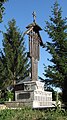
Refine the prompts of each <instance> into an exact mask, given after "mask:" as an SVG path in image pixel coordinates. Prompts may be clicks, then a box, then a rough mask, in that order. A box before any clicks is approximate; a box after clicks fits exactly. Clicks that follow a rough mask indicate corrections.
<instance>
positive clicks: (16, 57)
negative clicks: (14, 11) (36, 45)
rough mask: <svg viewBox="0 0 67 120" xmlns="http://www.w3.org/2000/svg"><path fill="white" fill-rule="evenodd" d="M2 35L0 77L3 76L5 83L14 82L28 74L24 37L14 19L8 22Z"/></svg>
mask: <svg viewBox="0 0 67 120" xmlns="http://www.w3.org/2000/svg"><path fill="white" fill-rule="evenodd" d="M3 36H4V38H3V54H2V53H1V68H0V70H1V71H2V72H1V73H0V74H1V75H0V79H1V80H2V79H3V78H4V84H5V85H6V84H8V85H9V84H15V82H17V81H18V80H22V78H23V77H24V76H25V75H27V74H28V72H29V62H28V58H27V54H26V48H25V42H24V39H23V37H22V34H21V32H20V30H19V29H18V27H16V21H15V20H14V19H13V20H12V21H9V22H8V28H7V27H6V33H4V34H3ZM2 66H3V67H2ZM3 70H4V71H3Z"/></svg>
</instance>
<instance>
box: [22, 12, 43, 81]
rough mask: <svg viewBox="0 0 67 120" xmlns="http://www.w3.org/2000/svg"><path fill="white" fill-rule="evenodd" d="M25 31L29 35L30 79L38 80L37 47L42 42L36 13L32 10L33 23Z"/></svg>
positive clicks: (38, 47)
mask: <svg viewBox="0 0 67 120" xmlns="http://www.w3.org/2000/svg"><path fill="white" fill-rule="evenodd" d="M26 28H27V31H26V32H25V33H24V34H28V36H29V54H28V56H29V57H30V59H31V79H32V81H37V80H38V61H39V55H40V53H39V51H40V50H39V49H40V45H41V46H43V42H42V39H41V36H40V34H39V31H40V30H42V29H41V28H40V26H39V25H37V24H36V14H35V12H33V23H31V24H29V25H28V26H27V27H26Z"/></svg>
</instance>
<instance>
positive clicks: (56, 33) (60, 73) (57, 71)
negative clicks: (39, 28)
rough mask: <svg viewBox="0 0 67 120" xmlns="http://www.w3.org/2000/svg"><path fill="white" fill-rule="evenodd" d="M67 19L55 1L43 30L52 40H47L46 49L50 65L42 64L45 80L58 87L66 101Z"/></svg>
mask: <svg viewBox="0 0 67 120" xmlns="http://www.w3.org/2000/svg"><path fill="white" fill-rule="evenodd" d="M66 20H67V19H66V18H65V19H63V18H62V11H61V8H60V7H59V4H58V2H57V1H56V2H55V4H54V7H53V8H52V16H50V21H49V22H48V21H46V27H45V31H46V32H47V34H48V35H49V38H50V39H51V40H52V41H49V42H47V51H48V52H49V54H51V60H49V61H50V62H52V64H51V65H48V67H46V66H44V69H45V72H44V75H45V76H46V82H47V83H48V84H52V85H54V86H56V87H59V88H60V89H61V90H62V92H63V101H64V102H67V24H66V23H67V21H66Z"/></svg>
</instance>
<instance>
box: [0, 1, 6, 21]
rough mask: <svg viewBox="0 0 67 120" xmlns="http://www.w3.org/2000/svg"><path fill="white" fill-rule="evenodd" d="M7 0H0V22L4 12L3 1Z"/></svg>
mask: <svg viewBox="0 0 67 120" xmlns="http://www.w3.org/2000/svg"><path fill="white" fill-rule="evenodd" d="M6 1H7V0H0V23H1V22H2V18H3V14H4V9H5V8H4V6H3V5H4V3H5V2H6Z"/></svg>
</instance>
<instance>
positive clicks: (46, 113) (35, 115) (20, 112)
mask: <svg viewBox="0 0 67 120" xmlns="http://www.w3.org/2000/svg"><path fill="white" fill-rule="evenodd" d="M0 120H67V111H64V110H62V111H61V110H55V109H54V110H53V109H51V110H48V109H47V110H32V109H31V108H28V107H23V108H22V109H4V110H0Z"/></svg>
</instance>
